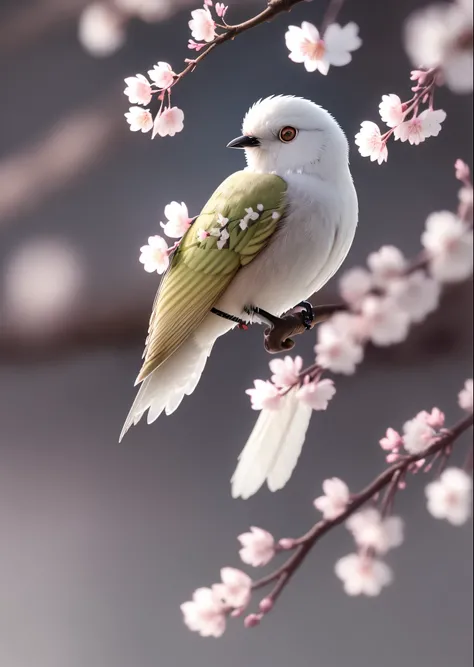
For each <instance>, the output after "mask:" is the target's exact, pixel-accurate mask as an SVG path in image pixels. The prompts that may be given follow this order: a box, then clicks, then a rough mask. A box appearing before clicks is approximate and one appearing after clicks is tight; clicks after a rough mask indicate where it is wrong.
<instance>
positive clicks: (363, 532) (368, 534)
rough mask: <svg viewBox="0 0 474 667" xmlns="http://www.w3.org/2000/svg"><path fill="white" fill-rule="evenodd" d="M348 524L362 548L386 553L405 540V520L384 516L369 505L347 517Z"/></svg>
mask: <svg viewBox="0 0 474 667" xmlns="http://www.w3.org/2000/svg"><path fill="white" fill-rule="evenodd" d="M346 526H347V528H348V530H349V531H350V532H351V533H352V535H353V537H354V540H355V542H356V544H357V545H358V546H359V547H361V548H362V549H366V550H367V549H369V550H373V551H375V552H376V553H378V554H386V553H387V551H389V550H390V549H394V548H395V547H399V546H400V545H401V544H402V542H403V521H402V519H401V518H400V517H398V516H389V517H387V518H383V517H382V515H381V514H380V512H379V511H378V510H377V509H375V508H374V507H368V508H367V509H364V510H362V511H360V512H357V513H356V514H353V515H352V516H351V517H349V519H347V522H346Z"/></svg>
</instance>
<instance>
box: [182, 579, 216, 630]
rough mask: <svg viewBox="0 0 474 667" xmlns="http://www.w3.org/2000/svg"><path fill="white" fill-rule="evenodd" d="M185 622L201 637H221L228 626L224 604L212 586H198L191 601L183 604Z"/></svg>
mask: <svg viewBox="0 0 474 667" xmlns="http://www.w3.org/2000/svg"><path fill="white" fill-rule="evenodd" d="M181 611H182V612H183V617H184V619H183V620H184V622H185V624H186V625H187V626H188V628H189V629H190V630H192V631H193V632H198V633H199V634H200V635H201V637H221V636H222V635H223V634H224V631H225V626H226V612H225V608H224V605H223V604H222V602H221V601H220V600H219V599H218V597H217V596H216V594H215V592H214V591H212V590H211V589H210V588H198V589H197V590H196V591H194V593H193V599H192V601H190V602H184V603H183V604H182V605H181Z"/></svg>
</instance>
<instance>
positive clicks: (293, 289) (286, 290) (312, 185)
mask: <svg viewBox="0 0 474 667" xmlns="http://www.w3.org/2000/svg"><path fill="white" fill-rule="evenodd" d="M284 178H285V180H286V181H287V183H288V192H287V196H288V213H287V215H286V219H285V221H284V222H283V223H282V226H281V228H280V229H279V230H278V231H277V233H276V234H275V235H274V237H272V239H271V241H270V243H269V245H268V246H267V248H265V250H264V251H262V253H261V254H260V255H259V256H257V257H256V258H255V259H254V261H253V262H251V263H250V264H249V265H248V266H247V267H245V268H244V269H242V270H241V271H240V272H239V274H238V275H237V276H236V278H235V279H234V280H233V282H232V284H231V285H230V287H229V288H228V290H227V292H226V294H225V295H224V297H223V299H222V300H221V303H220V305H219V307H221V306H222V309H223V310H225V308H228V309H230V312H232V313H235V314H239V313H240V312H241V311H242V308H243V306H245V305H247V304H251V305H254V306H259V307H260V308H263V309H265V310H268V311H269V312H271V313H273V314H275V315H277V314H281V313H283V312H285V311H287V310H289V309H290V308H292V307H293V306H295V305H296V304H297V303H299V302H300V301H302V300H304V299H307V298H308V297H310V296H311V295H312V294H313V293H314V292H316V291H317V290H319V289H320V288H321V287H322V286H323V285H324V284H325V283H326V282H327V281H328V280H329V278H330V277H331V276H332V275H333V274H334V273H335V272H336V271H337V269H338V268H339V266H340V264H341V263H342V261H343V259H344V258H345V256H346V254H347V253H348V251H349V248H350V246H351V244H352V240H353V238H354V233H355V228H356V225H357V215H358V214H357V197H356V194H355V190H354V186H353V184H352V179H351V177H350V174H349V171H347V178H344V179H343V181H342V182H341V183H337V184H336V185H335V186H334V185H332V184H331V185H328V184H327V183H325V182H323V181H321V180H320V179H319V178H318V177H316V176H314V175H309V174H296V173H291V174H285V176H284Z"/></svg>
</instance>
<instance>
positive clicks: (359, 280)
mask: <svg viewBox="0 0 474 667" xmlns="http://www.w3.org/2000/svg"><path fill="white" fill-rule="evenodd" d="M372 287H373V280H372V276H371V275H370V273H369V272H368V271H366V269H363V268H362V267H358V266H357V267H355V268H353V269H349V271H346V272H345V273H344V274H343V275H342V278H341V279H340V281H339V291H340V293H341V296H342V298H343V299H344V301H346V302H347V303H349V304H350V305H351V306H358V305H359V304H360V302H361V301H362V299H363V298H364V297H365V296H367V294H368V293H369V292H370V290H371V289H372Z"/></svg>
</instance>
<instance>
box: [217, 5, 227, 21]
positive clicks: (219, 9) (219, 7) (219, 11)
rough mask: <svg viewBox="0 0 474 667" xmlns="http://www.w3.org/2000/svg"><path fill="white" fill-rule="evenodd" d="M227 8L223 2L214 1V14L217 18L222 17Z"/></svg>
mask: <svg viewBox="0 0 474 667" xmlns="http://www.w3.org/2000/svg"><path fill="white" fill-rule="evenodd" d="M228 9H229V8H228V7H227V6H226V5H224V3H223V2H216V14H217V16H218V17H219V18H221V19H223V18H224V16H225V15H226V13H227V10H228Z"/></svg>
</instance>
